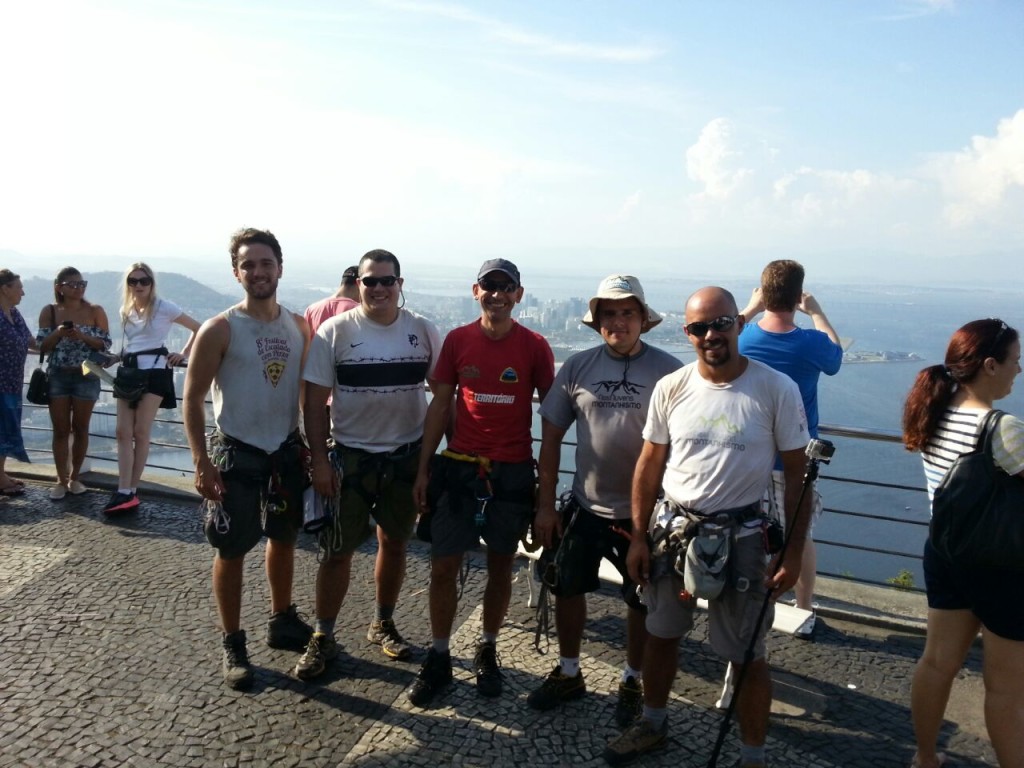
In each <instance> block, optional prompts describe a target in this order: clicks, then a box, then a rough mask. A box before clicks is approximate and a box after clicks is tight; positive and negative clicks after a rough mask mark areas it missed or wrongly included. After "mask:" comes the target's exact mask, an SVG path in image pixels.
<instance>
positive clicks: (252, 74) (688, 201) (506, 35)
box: [0, 0, 1024, 279]
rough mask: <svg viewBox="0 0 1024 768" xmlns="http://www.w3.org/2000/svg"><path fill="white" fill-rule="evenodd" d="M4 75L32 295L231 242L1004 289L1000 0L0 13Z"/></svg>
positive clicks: (7, 238)
mask: <svg viewBox="0 0 1024 768" xmlns="http://www.w3.org/2000/svg"><path fill="white" fill-rule="evenodd" d="M0 72H2V73H3V74H2V75H0V89H2V104H3V112H2V118H0V252H3V251H12V252H14V253H6V254H4V255H3V258H2V259H0V260H3V261H5V262H8V261H14V262H15V263H10V264H4V266H11V267H14V268H15V269H18V270H20V271H22V272H28V273H30V274H31V273H32V270H33V267H34V266H38V265H39V264H44V263H49V259H50V258H52V257H56V258H57V260H58V261H59V260H60V259H61V258H75V259H78V261H79V262H81V263H83V264H84V263H85V262H83V261H82V260H83V258H84V257H86V256H88V257H90V258H91V259H92V260H91V261H90V262H89V266H90V268H93V269H99V268H121V267H123V266H125V263H126V261H128V260H131V259H134V258H144V259H146V260H149V261H151V262H153V263H154V265H156V266H157V268H158V269H161V268H162V269H165V270H166V269H170V268H172V265H173V264H175V263H177V262H176V261H175V259H188V260H190V262H191V261H192V260H195V261H196V263H210V259H211V258H212V259H214V260H215V261H216V263H217V264H218V265H219V266H220V267H221V268H222V269H224V268H226V267H223V265H224V264H226V261H224V253H225V244H226V240H227V237H228V236H229V234H230V232H231V231H232V230H234V229H236V228H237V227H240V226H259V227H268V228H270V229H272V230H274V232H275V233H276V234H277V235H278V237H279V238H280V239H281V241H282V243H283V245H284V247H285V253H286V265H287V264H288V263H289V262H288V261H287V259H289V257H290V258H291V262H290V263H291V264H293V265H298V264H300V263H301V265H302V267H303V269H309V268H315V269H322V270H324V271H325V272H326V273H328V274H331V275H332V276H333V273H334V272H336V271H337V272H338V274H340V270H338V269H337V265H338V264H339V263H341V264H345V263H348V262H351V261H353V260H354V258H353V257H355V256H357V255H358V254H361V253H362V252H364V251H366V250H368V249H370V248H374V247H385V248H389V249H391V250H393V251H395V252H396V253H398V254H399V255H400V256H402V257H403V260H404V261H408V260H416V261H423V262H432V263H433V262H447V263H465V262H471V263H472V264H474V265H475V264H476V263H478V262H479V261H480V259H481V258H482V257H487V256H491V255H507V256H510V257H512V258H515V259H516V260H517V261H518V262H519V263H520V266H521V267H523V268H524V269H525V268H541V267H544V268H555V267H557V268H563V269H569V268H575V267H577V266H578V265H583V264H586V265H587V266H589V267H593V268H594V269H605V268H606V269H608V270H611V269H615V268H618V269H621V270H623V271H637V272H639V273H640V274H643V272H642V271H641V266H643V267H650V268H651V269H653V268H654V267H655V266H656V267H658V268H659V269H675V268H678V269H686V268H692V269H695V270H697V271H700V272H702V273H713V272H714V271H715V269H716V268H719V269H723V270H729V271H731V272H735V271H739V270H748V271H753V274H752V275H751V276H752V277H756V272H757V271H759V269H760V266H761V265H762V264H763V262H764V261H765V260H767V258H776V257H779V256H781V255H787V254H792V255H794V256H796V257H797V258H801V259H802V260H803V261H804V262H805V264H807V265H808V267H809V269H816V270H817V273H816V274H817V275H819V276H822V275H824V273H826V272H828V273H829V274H830V275H831V274H835V275H842V276H847V275H851V274H856V275H859V276H862V277H864V278H865V279H875V278H876V277H877V274H878V270H880V269H883V270H887V271H886V272H885V274H893V275H897V276H903V275H913V274H927V275H928V276H929V277H936V278H940V279H941V278H944V277H956V275H957V274H958V270H962V269H964V268H965V266H964V265H965V264H967V261H966V260H965V259H964V258H963V257H967V256H971V257H972V258H973V259H974V261H973V262H972V263H973V264H980V266H981V267H982V268H984V269H988V270H989V271H990V273H998V274H1000V275H1002V276H1003V277H1005V276H1006V275H1007V274H1010V275H1016V276H1018V278H1019V276H1020V275H1022V273H1024V270H1022V269H1021V267H1020V263H1021V262H1020V258H1021V256H1022V254H1024V3H1021V2H1018V1H1017V0H1012V1H1011V0H1007V2H990V1H988V0H970V1H968V0H960V1H959V2H958V1H957V0H928V1H923V0H889V1H883V0H848V1H846V2H844V1H842V0H830V1H829V2H822V1H821V0H807V1H806V2H788V1H785V0H780V2H768V1H767V0H765V1H764V2H726V1H723V2H710V1H706V2H701V3H698V2H688V1H686V0H658V1H655V0H647V1H645V2H637V3H631V2H622V0H589V1H588V2H566V1H562V0H557V1H556V0H552V1H551V2H535V3H528V2H522V1H521V0H520V1H517V2H488V3H459V2H451V3H449V2H429V1H427V2H420V1H419V0H410V1H408V2H406V1H404V0H379V1H377V2H372V1H370V0H367V1H365V2H341V1H340V0H339V1H337V2H328V1H327V0H323V1H322V2H314V1H312V0H280V1H275V2H269V1H268V2H258V1H246V2H242V1H241V0H239V1H238V2H231V1H229V0H210V1H209V2H205V1H203V0H194V1H191V2H190V1H188V0H123V1H122V0H74V1H69V2H52V1H49V0H33V1H32V2H26V1H25V0H0ZM107 256H109V257H111V259H110V261H109V263H107V262H106V260H105V259H102V258H100V257H107ZM979 259H980V261H979ZM19 261H21V262H23V263H17V262H19ZM181 263H184V262H181ZM605 265H607V266H605ZM616 265H622V266H616ZM638 265H641V266H638ZM755 270H756V271H755Z"/></svg>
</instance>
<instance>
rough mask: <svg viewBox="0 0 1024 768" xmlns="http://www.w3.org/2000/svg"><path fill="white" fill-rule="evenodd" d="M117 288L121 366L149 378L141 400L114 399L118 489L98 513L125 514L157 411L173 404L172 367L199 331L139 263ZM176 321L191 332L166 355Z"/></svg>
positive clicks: (133, 505)
mask: <svg viewBox="0 0 1024 768" xmlns="http://www.w3.org/2000/svg"><path fill="white" fill-rule="evenodd" d="M122 290H123V300H122V302H121V327H122V329H123V338H124V342H123V349H122V350H121V365H122V366H123V367H125V368H137V369H139V370H145V371H147V373H148V376H147V378H146V391H145V394H143V395H142V397H141V399H140V400H138V401H137V402H129V401H128V400H124V399H118V401H117V473H118V488H117V490H116V491H115V492H114V494H113V495H112V496H111V497H110V501H109V502H108V503H107V506H106V507H104V509H103V511H104V513H106V514H108V515H118V514H124V513H125V512H130V511H132V510H135V509H137V508H138V506H139V497H138V488H139V480H140V479H141V478H142V472H143V470H144V469H145V468H146V459H147V458H149V444H150V433H151V432H152V430H153V420H154V419H155V418H156V412H157V409H158V408H174V407H176V406H177V398H176V397H175V393H174V376H173V371H172V370H171V366H174V365H177V364H178V363H180V362H182V361H184V360H187V359H188V353H189V350H191V349H192V342H193V340H194V339H195V333H196V331H198V330H199V323H197V322H196V321H195V320H193V319H192V318H191V317H189V316H188V315H186V314H185V313H184V312H182V311H181V307H179V306H178V305H177V304H175V303H174V302H172V301H167V300H166V299H161V298H158V297H157V293H156V276H155V275H154V274H153V270H152V269H150V268H149V267H148V266H147V265H146V264H143V263H142V262H138V263H135V264H132V265H131V266H130V267H129V268H128V271H127V272H125V276H124V283H123V287H122ZM175 323H177V324H178V325H181V326H184V327H185V328H188V329H189V330H190V331H192V334H191V335H190V336H189V339H188V343H186V344H185V346H184V347H183V348H182V350H181V352H168V351H167V347H166V343H167V334H168V333H169V332H170V330H171V326H172V325H174V324H175ZM115 397H116V394H115Z"/></svg>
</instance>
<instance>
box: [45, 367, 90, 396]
mask: <svg viewBox="0 0 1024 768" xmlns="http://www.w3.org/2000/svg"><path fill="white" fill-rule="evenodd" d="M47 374H48V375H47V377H48V379H49V393H50V397H73V398H75V399H76V400H91V401H93V402H96V401H97V400H99V398H100V377H99V376H97V375H95V374H93V373H89V374H83V373H82V370H81V369H80V368H51V369H50V370H49V371H48V372H47Z"/></svg>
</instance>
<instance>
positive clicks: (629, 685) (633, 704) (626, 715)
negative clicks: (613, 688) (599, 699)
mask: <svg viewBox="0 0 1024 768" xmlns="http://www.w3.org/2000/svg"><path fill="white" fill-rule="evenodd" d="M643 710H644V687H643V685H642V684H641V682H640V681H639V680H637V679H636V678H635V677H633V676H632V675H629V676H628V677H627V678H626V679H625V680H623V681H622V682H621V683H619V700H618V701H617V702H615V722H616V723H618V725H619V728H628V727H629V726H630V725H631V724H632V723H633V721H634V720H636V719H637V718H638V717H639V716H640V713H641V712H643Z"/></svg>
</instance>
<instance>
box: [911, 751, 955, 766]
mask: <svg viewBox="0 0 1024 768" xmlns="http://www.w3.org/2000/svg"><path fill="white" fill-rule="evenodd" d="M935 757H936V758H938V761H939V762H938V764H939V766H940V768H941V766H943V765H952V763H950V762H949V758H947V757H946V753H945V752H937V753H936V754H935ZM920 765H921V764H920V763H918V762H917V755H914V759H913V760H912V761H911V763H910V768H919V767H920Z"/></svg>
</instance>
